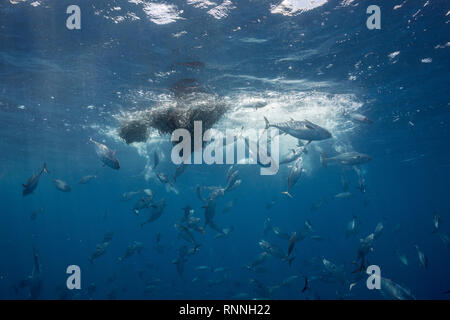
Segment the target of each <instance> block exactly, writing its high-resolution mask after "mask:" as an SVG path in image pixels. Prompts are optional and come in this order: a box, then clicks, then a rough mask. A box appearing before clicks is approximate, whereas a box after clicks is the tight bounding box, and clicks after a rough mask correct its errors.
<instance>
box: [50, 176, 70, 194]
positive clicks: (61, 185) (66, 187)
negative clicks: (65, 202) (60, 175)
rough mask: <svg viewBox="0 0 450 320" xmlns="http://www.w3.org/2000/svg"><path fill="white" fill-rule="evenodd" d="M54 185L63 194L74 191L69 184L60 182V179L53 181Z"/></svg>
mask: <svg viewBox="0 0 450 320" xmlns="http://www.w3.org/2000/svg"><path fill="white" fill-rule="evenodd" d="M53 183H54V184H55V186H56V188H57V189H58V190H60V191H62V192H70V191H72V189H71V188H70V186H69V185H68V184H67V182H65V181H62V180H59V179H53Z"/></svg>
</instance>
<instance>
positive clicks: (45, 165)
mask: <svg viewBox="0 0 450 320" xmlns="http://www.w3.org/2000/svg"><path fill="white" fill-rule="evenodd" d="M42 171H44V172H45V173H46V174H50V171H48V170H47V164H46V163H45V162H44V166H43V168H42Z"/></svg>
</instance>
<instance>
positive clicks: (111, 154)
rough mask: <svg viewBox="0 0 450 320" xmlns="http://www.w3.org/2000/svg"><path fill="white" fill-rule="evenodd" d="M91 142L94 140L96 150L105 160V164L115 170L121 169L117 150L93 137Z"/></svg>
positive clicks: (101, 158)
mask: <svg viewBox="0 0 450 320" xmlns="http://www.w3.org/2000/svg"><path fill="white" fill-rule="evenodd" d="M89 142H92V143H93V144H94V145H95V152H96V153H97V156H98V157H99V158H100V160H101V161H102V162H103V165H104V166H108V167H110V168H112V169H115V170H119V169H120V164H119V160H117V157H116V153H115V151H112V150H110V149H109V148H108V147H107V146H105V145H104V144H102V143H100V142H97V141H95V140H93V139H92V138H89Z"/></svg>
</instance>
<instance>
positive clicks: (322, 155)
mask: <svg viewBox="0 0 450 320" xmlns="http://www.w3.org/2000/svg"><path fill="white" fill-rule="evenodd" d="M320 161H321V162H322V167H326V166H327V155H326V153H325V152H322V154H321V156H320Z"/></svg>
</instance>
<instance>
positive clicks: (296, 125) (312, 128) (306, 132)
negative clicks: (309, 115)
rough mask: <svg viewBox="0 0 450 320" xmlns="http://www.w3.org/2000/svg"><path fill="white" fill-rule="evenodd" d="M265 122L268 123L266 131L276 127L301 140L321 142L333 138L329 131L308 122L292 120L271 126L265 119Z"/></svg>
mask: <svg viewBox="0 0 450 320" xmlns="http://www.w3.org/2000/svg"><path fill="white" fill-rule="evenodd" d="M264 121H265V122H266V129H269V128H270V127H274V128H277V129H279V130H280V131H282V132H284V133H286V134H289V135H291V136H293V137H295V138H297V139H300V140H306V141H320V140H326V139H329V138H331V133H330V132H329V131H328V130H327V129H325V128H322V127H321V126H318V125H317V124H314V123H312V122H310V121H308V120H304V121H296V120H293V119H291V120H289V121H286V122H281V123H274V124H270V122H269V120H267V118H266V117H264Z"/></svg>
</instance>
